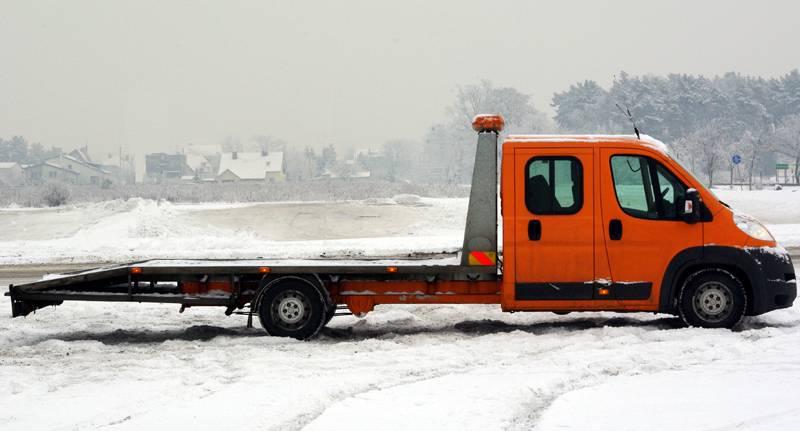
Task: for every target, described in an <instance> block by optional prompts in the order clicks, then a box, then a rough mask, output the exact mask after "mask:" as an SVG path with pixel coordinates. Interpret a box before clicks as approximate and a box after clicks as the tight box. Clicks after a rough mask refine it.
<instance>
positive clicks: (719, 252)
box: [658, 246, 761, 314]
mask: <svg viewBox="0 0 800 431" xmlns="http://www.w3.org/2000/svg"><path fill="white" fill-rule="evenodd" d="M714 268H718V269H721V270H724V271H727V272H729V273H730V274H732V275H733V276H735V277H736V278H737V279H739V281H740V282H741V283H742V285H743V286H744V289H745V293H746V294H747V310H745V313H746V314H750V313H751V311H752V310H753V308H754V307H755V301H756V300H757V295H755V294H754V293H755V292H754V289H756V288H758V286H757V283H758V280H759V274H760V273H761V271H760V268H759V265H758V262H757V261H756V260H755V259H753V257H752V256H751V255H750V254H748V253H747V252H746V251H745V250H742V249H740V248H736V247H726V246H705V247H691V248H687V249H685V250H683V251H681V252H680V253H678V254H676V255H675V256H674V257H673V258H672V260H671V261H670V263H669V265H667V269H666V271H665V273H664V278H663V281H662V283H661V291H660V293H659V306H658V311H659V312H661V313H668V314H677V312H678V308H677V305H678V304H677V302H678V297H679V295H680V290H681V287H682V286H683V285H684V284H685V283H686V281H687V280H688V278H689V277H690V276H691V275H692V274H696V273H697V272H700V271H703V270H707V269H714Z"/></svg>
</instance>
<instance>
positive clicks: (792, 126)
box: [775, 115, 800, 184]
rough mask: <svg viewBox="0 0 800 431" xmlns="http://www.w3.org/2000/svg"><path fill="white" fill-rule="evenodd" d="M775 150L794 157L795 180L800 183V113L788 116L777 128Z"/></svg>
mask: <svg viewBox="0 0 800 431" xmlns="http://www.w3.org/2000/svg"><path fill="white" fill-rule="evenodd" d="M775 150H776V151H777V152H779V153H780V154H783V155H786V156H788V157H791V158H792V159H794V166H795V171H794V181H795V183H797V184H800V172H798V169H797V167H798V166H800V115H790V116H787V117H786V118H784V119H783V120H782V121H781V123H780V124H779V125H778V127H777V128H776V129H775Z"/></svg>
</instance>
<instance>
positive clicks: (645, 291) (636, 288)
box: [514, 282, 653, 301]
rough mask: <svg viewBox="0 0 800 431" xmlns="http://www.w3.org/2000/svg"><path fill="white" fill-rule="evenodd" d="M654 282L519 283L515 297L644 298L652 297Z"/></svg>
mask: <svg viewBox="0 0 800 431" xmlns="http://www.w3.org/2000/svg"><path fill="white" fill-rule="evenodd" d="M652 290H653V283H649V282H633V283H628V282H622V283H611V284H606V283H598V282H566V283H564V282H554V283H517V284H516V285H515V286H514V299H516V300H517V301H570V300H572V301H581V300H582V301H588V300H609V299H618V300H644V299H648V298H650V294H651V293H652Z"/></svg>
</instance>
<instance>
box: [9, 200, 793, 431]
mask: <svg viewBox="0 0 800 431" xmlns="http://www.w3.org/2000/svg"><path fill="white" fill-rule="evenodd" d="M719 194H720V195H721V197H722V199H724V200H726V201H727V202H728V203H730V204H731V205H733V206H734V207H737V208H740V209H742V210H744V211H745V212H748V213H750V214H752V215H754V216H756V217H759V218H761V219H762V220H763V221H765V222H766V223H768V224H769V226H770V229H771V230H772V231H773V233H774V234H775V235H776V236H777V237H778V239H779V240H781V241H782V242H783V244H784V245H787V246H796V245H800V193H798V192H793V191H791V190H782V191H780V192H757V193H754V192H739V191H721V192H719ZM465 213H466V200H465V199H422V200H416V199H406V198H403V199H398V200H397V201H394V200H381V201H364V202H342V203H280V204H242V205H230V204H203V205H173V204H165V203H160V204H159V203H156V202H151V201H143V200H129V201H124V202H123V201H114V202H107V203H101V204H89V205H78V206H74V207H68V208H62V209H36V210H34V209H11V208H9V209H0V264H4V265H5V264H12V263H40V264H58V263H64V262H89V263H97V262H107V261H120V260H122V261H125V260H132V259H142V258H150V257H172V258H181V257H184V258H192V257H220V258H234V257H248V258H255V257H260V256H265V257H272V258H283V257H296V258H303V257H317V256H319V255H322V254H325V255H348V256H356V257H358V256H361V255H393V254H403V253H406V252H408V251H410V250H414V251H429V252H441V251H452V250H455V249H456V248H458V247H459V246H460V241H461V235H462V232H461V229H462V228H463V224H464V214H465ZM792 241H796V242H792ZM787 242H788V243H787ZM1 269H2V268H0V278H2V277H3V275H2V274H3V272H2V270H1ZM17 281H20V280H14V281H13V282H17ZM9 282H12V280H10V279H0V293H3V292H5V287H3V286H4V285H5V284H7V283H9ZM177 311H178V306H175V305H164V304H124V303H120V304H103V303H80V302H75V303H67V304H64V305H62V306H59V307H56V308H46V309H43V310H39V311H38V312H37V313H36V314H33V315H31V316H28V317H26V318H18V319H10V318H3V317H0V429H2V430H3V431H6V430H27V429H56V430H72V429H81V430H84V429H89V430H92V429H114V430H117V429H136V430H138V429H163V428H172V429H174V428H184V427H190V428H192V429H198V430H203V429H209V430H211V429H213V430H219V429H243V428H245V427H247V428H253V429H281V430H283V429H301V428H305V429H312V430H314V429H319V430H323V429H324V430H328V429H352V428H359V427H366V428H368V429H371V428H379V429H431V428H433V429H458V430H464V429H480V430H485V429H541V430H565V429H572V430H585V429H599V430H615V431H618V430H633V429H641V428H642V427H644V426H646V427H647V428H648V429H651V430H662V429H664V430H666V429H683V430H716V429H759V430H760V429H786V430H790V429H791V430H794V429H798V427H800V404H798V403H797V400H798V399H800V303H798V305H795V306H794V307H793V308H790V309H786V310H779V311H775V312H771V313H768V314H766V315H763V316H758V317H752V318H747V319H746V320H745V322H744V323H743V325H742V327H741V328H739V329H738V330H737V331H733V332H732V331H727V330H703V329H689V328H682V327H681V325H680V324H679V322H678V320H677V319H675V318H673V317H670V316H663V315H652V314H644V313H634V314H613V313H573V314H570V315H567V316H556V315H554V314H551V313H516V314H508V313H503V312H501V311H500V310H499V307H497V306H481V305H443V306H379V307H377V309H376V310H375V311H374V312H373V313H370V314H368V315H367V316H366V318H364V319H358V318H356V317H352V316H342V317H336V318H335V319H334V320H333V321H332V322H331V324H330V325H329V327H328V328H325V329H324V331H323V333H322V335H321V336H320V337H319V338H317V339H315V340H312V341H309V342H299V341H296V340H291V339H280V338H272V337H267V336H264V335H263V332H262V330H261V329H260V328H258V327H256V328H254V329H247V328H246V327H245V318H244V317H243V316H231V317H226V316H224V315H223V313H222V310H220V309H217V308H209V309H204V308H202V307H194V308H191V309H189V310H187V311H186V312H185V313H183V314H178V313H177ZM256 326H257V324H256Z"/></svg>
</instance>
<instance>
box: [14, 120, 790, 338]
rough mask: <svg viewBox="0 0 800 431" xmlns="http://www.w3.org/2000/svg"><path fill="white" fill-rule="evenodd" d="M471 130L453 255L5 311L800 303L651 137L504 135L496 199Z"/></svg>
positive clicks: (684, 308)
mask: <svg viewBox="0 0 800 431" xmlns="http://www.w3.org/2000/svg"><path fill="white" fill-rule="evenodd" d="M472 126H473V129H474V130H475V131H476V132H477V134H478V144H477V150H476V155H475V165H474V171H473V176H472V188H471V191H470V201H469V208H468V212H467V222H466V228H465V233H464V242H463V248H462V250H461V253H460V255H458V256H454V257H445V258H442V257H439V258H436V257H432V258H430V259H375V260H358V261H338V260H317V261H308V260H305V261H286V260H280V261H270V260H261V259H258V260H149V261H143V262H133V263H129V264H123V265H116V266H110V267H104V268H97V269H91V270H85V271H78V272H73V273H66V274H58V275H53V276H49V277H46V278H45V279H43V280H41V281H37V282H33V283H27V284H21V285H17V286H14V285H12V286H10V287H9V292H8V293H7V294H6V295H7V296H10V297H11V306H12V316H13V317H17V316H25V315H28V314H30V313H31V312H34V311H35V310H37V309H39V308H42V307H46V306H51V305H53V306H55V305H59V304H61V303H63V302H64V301H108V302H140V303H142V302H154V303H175V304H179V305H181V311H183V310H184V309H185V308H187V307H195V306H219V307H225V310H226V314H229V315H230V314H234V313H237V314H246V315H247V316H248V325H250V324H251V323H252V318H253V317H254V316H257V317H258V318H259V320H260V322H261V325H262V327H263V328H264V329H265V330H266V331H267V333H269V334H270V335H273V336H284V337H294V338H297V339H308V338H311V337H313V336H315V335H316V334H317V333H318V332H319V331H320V329H321V328H322V327H324V326H325V325H326V324H327V323H328V322H329V321H330V319H331V318H333V317H334V316H336V315H338V314H342V313H346V312H347V311H349V312H351V313H353V314H356V315H363V314H365V313H368V312H370V311H372V310H373V308H374V307H375V306H376V305H380V304H498V305H500V306H501V308H502V310H504V311H509V312H516V311H553V312H557V313H567V312H573V311H603V310H605V311H618V312H633V311H640V312H641V311H645V312H653V313H669V314H674V315H679V316H680V317H681V319H682V320H683V322H685V323H686V324H687V325H691V326H701V327H710V328H716V327H725V328H732V327H734V326H736V325H737V324H738V323H739V321H740V320H741V319H742V318H743V316H745V315H757V314H762V313H765V312H768V311H770V310H774V309H778V308H786V307H790V306H791V305H792V303H793V302H794V300H795V298H796V296H797V285H796V281H795V274H794V268H793V266H792V262H791V259H790V257H789V255H788V253H786V251H785V250H783V249H782V248H781V247H780V246H778V244H777V243H776V242H775V240H774V238H773V237H772V235H771V234H770V233H769V231H768V230H767V229H766V228H765V227H764V226H763V225H761V224H760V223H759V222H758V221H757V220H755V219H753V218H752V217H749V216H746V215H744V214H739V213H737V212H736V211H734V210H732V209H731V208H729V207H728V206H727V205H726V204H724V203H723V202H721V201H719V200H718V199H717V198H716V197H715V196H714V195H713V194H712V193H711V192H710V191H709V190H707V189H706V188H704V187H703V185H702V184H701V183H700V182H699V181H698V180H697V179H695V178H694V177H693V176H692V175H691V174H690V173H689V172H688V171H686V170H685V169H684V168H683V167H681V165H680V164H679V163H678V162H677V161H675V160H674V159H672V158H671V157H670V156H669V154H668V152H667V150H666V146H664V145H663V144H661V143H660V142H658V141H656V140H654V139H652V138H649V137H647V136H644V137H639V136H638V132H637V136H627V135H610V136H592V135H519V136H513V135H512V136H508V137H507V138H506V139H505V141H504V143H503V146H502V165H501V174H502V175H501V181H500V188H499V193H498V184H497V179H498V172H497V166H498V164H497V160H498V152H497V142H498V136H499V133H500V131H501V130H502V129H503V126H504V120H503V118H502V117H501V116H499V115H479V116H476V117H475V119H474V120H473V124H472ZM498 194H499V196H498ZM498 197H499V198H500V199H498ZM498 201H501V202H502V211H501V213H502V217H503V221H504V229H503V234H502V245H503V247H502V250H503V254H502V255H500V254H499V253H498V251H499V247H498V229H497V205H498Z"/></svg>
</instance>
